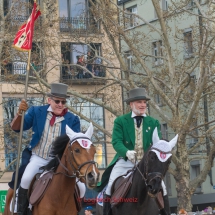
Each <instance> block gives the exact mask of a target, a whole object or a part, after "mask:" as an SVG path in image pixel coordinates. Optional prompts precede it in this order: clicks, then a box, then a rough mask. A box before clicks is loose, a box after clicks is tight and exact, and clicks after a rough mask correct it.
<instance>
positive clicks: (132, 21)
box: [125, 5, 138, 29]
mask: <svg viewBox="0 0 215 215" xmlns="http://www.w3.org/2000/svg"><path fill="white" fill-rule="evenodd" d="M126 11H127V12H129V13H132V14H125V28H126V29H127V28H132V27H135V26H137V25H138V23H137V17H136V14H137V5H135V6H133V7H129V8H127V9H126Z"/></svg>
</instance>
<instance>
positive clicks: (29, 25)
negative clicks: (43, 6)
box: [13, 2, 41, 51]
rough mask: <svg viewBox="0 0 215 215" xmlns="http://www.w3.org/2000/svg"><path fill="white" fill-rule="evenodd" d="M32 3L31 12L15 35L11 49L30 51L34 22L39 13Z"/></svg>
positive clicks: (35, 5)
mask: <svg viewBox="0 0 215 215" xmlns="http://www.w3.org/2000/svg"><path fill="white" fill-rule="evenodd" d="M37 7H38V6H37V3H36V2H34V6H33V10H32V12H31V15H30V17H29V18H28V20H27V22H26V23H24V24H23V25H22V26H21V28H20V29H19V31H18V32H17V34H16V37H15V39H14V42H13V47H14V48H15V49H17V50H19V51H29V50H31V49H32V40H33V35H34V22H35V21H36V19H37V18H38V17H39V16H40V14H41V12H40V10H39V9H38V8H37Z"/></svg>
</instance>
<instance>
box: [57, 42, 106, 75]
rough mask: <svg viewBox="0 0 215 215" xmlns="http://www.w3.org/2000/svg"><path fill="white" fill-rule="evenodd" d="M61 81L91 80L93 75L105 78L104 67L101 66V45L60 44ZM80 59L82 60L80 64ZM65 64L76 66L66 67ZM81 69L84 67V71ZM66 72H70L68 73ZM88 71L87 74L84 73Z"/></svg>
mask: <svg viewBox="0 0 215 215" xmlns="http://www.w3.org/2000/svg"><path fill="white" fill-rule="evenodd" d="M61 56H62V68H61V77H62V79H83V78H91V77H92V75H91V74H90V73H93V74H94V75H95V76H99V77H105V67H104V66H103V65H102V60H101V58H99V56H101V44H96V43H91V44H88V45H86V44H78V43H62V44H61ZM80 58H82V60H81V63H80V61H79V60H80ZM66 64H77V66H76V65H73V66H70V67H69V66H68V65H66ZM80 66H82V67H86V70H84V69H83V68H81V67H80ZM68 70H70V71H69V72H68ZM86 71H89V72H86Z"/></svg>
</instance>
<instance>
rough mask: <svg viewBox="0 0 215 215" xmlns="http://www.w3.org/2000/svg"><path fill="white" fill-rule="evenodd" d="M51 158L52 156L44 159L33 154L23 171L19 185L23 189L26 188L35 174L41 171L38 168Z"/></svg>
mask: <svg viewBox="0 0 215 215" xmlns="http://www.w3.org/2000/svg"><path fill="white" fill-rule="evenodd" d="M51 159H52V158H49V159H47V160H46V159H43V158H41V157H39V156H37V155H35V154H33V155H32V156H31V159H30V162H29V163H28V165H27V167H26V169H25V171H24V173H23V176H22V179H21V184H20V186H21V187H22V188H24V189H28V188H29V186H30V184H31V181H32V179H33V177H34V176H35V174H37V173H41V172H42V171H41V170H39V168H40V167H42V166H45V165H47V164H48V162H49V161H50V160H51Z"/></svg>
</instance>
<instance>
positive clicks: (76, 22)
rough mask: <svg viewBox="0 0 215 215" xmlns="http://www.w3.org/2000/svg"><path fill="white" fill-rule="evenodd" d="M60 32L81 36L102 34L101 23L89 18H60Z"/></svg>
mask: <svg viewBox="0 0 215 215" xmlns="http://www.w3.org/2000/svg"><path fill="white" fill-rule="evenodd" d="M59 20H60V21H59V22H60V31H61V32H70V33H80V34H86V33H89V34H95V33H100V28H99V23H98V22H96V21H95V20H94V19H93V18H87V17H60V18H59Z"/></svg>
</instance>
